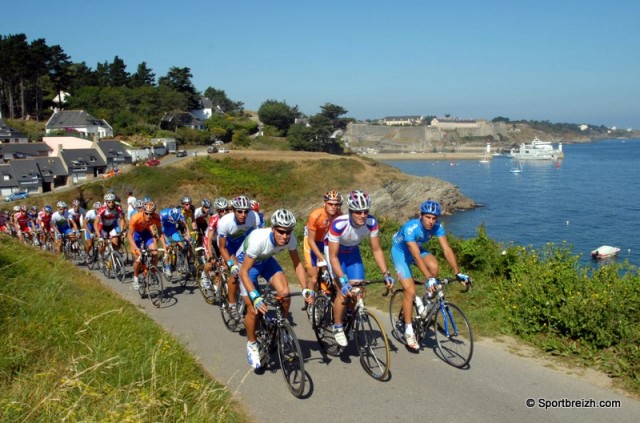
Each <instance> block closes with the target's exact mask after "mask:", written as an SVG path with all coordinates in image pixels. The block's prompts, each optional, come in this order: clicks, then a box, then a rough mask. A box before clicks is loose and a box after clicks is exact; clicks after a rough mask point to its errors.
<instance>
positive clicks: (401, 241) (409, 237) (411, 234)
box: [392, 218, 445, 254]
mask: <svg viewBox="0 0 640 423" xmlns="http://www.w3.org/2000/svg"><path fill="white" fill-rule="evenodd" d="M434 236H435V237H441V236H445V231H444V226H443V225H442V224H441V223H440V222H436V223H435V224H434V225H433V227H432V228H431V229H430V230H427V229H426V228H425V227H424V226H423V225H422V221H421V219H420V218H417V219H411V220H409V221H407V222H406V223H405V224H404V225H402V227H401V228H400V230H398V232H396V233H395V234H394V235H393V241H392V248H399V249H401V250H402V251H403V252H405V253H408V254H410V251H409V247H407V242H415V243H417V244H418V246H421V245H422V244H424V243H425V242H427V241H429V240H430V239H431V238H432V237H434Z"/></svg>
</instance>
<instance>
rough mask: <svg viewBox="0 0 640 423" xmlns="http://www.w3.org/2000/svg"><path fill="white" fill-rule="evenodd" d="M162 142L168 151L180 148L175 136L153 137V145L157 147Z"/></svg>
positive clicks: (171, 151) (172, 151)
mask: <svg viewBox="0 0 640 423" xmlns="http://www.w3.org/2000/svg"><path fill="white" fill-rule="evenodd" d="M160 144H162V145H163V146H164V148H165V149H166V152H167V153H175V152H176V151H177V150H178V143H177V142H176V139H175V138H151V145H152V146H154V147H156V146H157V145H160ZM165 154H166V153H165ZM157 155H160V154H157ZM162 155H164V154H162Z"/></svg>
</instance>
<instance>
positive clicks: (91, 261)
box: [87, 245, 98, 270]
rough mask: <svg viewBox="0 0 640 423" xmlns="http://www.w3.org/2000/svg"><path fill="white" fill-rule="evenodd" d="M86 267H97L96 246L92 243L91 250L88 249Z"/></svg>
mask: <svg viewBox="0 0 640 423" xmlns="http://www.w3.org/2000/svg"><path fill="white" fill-rule="evenodd" d="M87 267H88V268H89V270H94V269H97V268H98V248H97V247H96V246H95V245H94V246H93V248H91V250H89V256H88V257H87Z"/></svg>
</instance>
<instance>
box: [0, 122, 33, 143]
mask: <svg viewBox="0 0 640 423" xmlns="http://www.w3.org/2000/svg"><path fill="white" fill-rule="evenodd" d="M28 142H29V137H28V136H27V135H25V134H23V133H22V132H20V131H18V130H16V129H13V128H12V127H10V126H9V125H7V124H6V123H5V122H4V119H2V116H0V143H2V144H10V143H15V144H26V143H28Z"/></svg>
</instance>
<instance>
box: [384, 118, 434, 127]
mask: <svg viewBox="0 0 640 423" xmlns="http://www.w3.org/2000/svg"><path fill="white" fill-rule="evenodd" d="M381 123H382V124H383V125H387V126H398V125H400V126H416V125H422V124H424V117H423V116H387V117H385V118H383V119H382V122H381Z"/></svg>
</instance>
